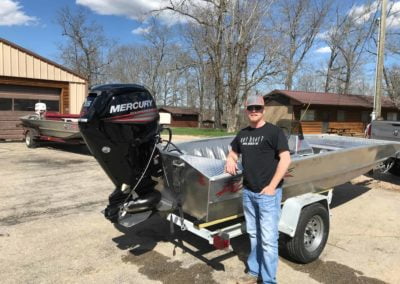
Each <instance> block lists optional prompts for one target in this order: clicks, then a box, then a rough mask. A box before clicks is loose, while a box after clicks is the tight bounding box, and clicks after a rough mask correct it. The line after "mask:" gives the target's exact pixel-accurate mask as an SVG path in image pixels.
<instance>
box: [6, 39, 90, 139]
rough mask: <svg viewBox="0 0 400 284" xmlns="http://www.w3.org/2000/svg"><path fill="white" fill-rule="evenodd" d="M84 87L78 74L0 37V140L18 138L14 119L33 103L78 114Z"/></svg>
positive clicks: (25, 112)
mask: <svg viewBox="0 0 400 284" xmlns="http://www.w3.org/2000/svg"><path fill="white" fill-rule="evenodd" d="M87 88H88V86H87V81H86V79H85V78H84V77H82V76H80V75H79V74H76V73H74V72H73V71H71V70H69V69H68V68H65V67H63V66H61V65H59V64H57V63H55V62H53V61H51V60H49V59H46V58H44V57H42V56H40V55H38V54H35V53H34V52H32V51H29V50H27V49H25V48H23V47H21V46H18V45H16V44H14V43H12V42H10V41H7V40H5V39H2V38H0V139H18V138H22V128H20V127H17V126H16V125H17V124H18V123H19V119H18V118H19V117H21V116H23V115H26V114H30V113H33V112H34V106H35V103H37V102H44V103H46V105H47V109H48V111H54V112H60V113H66V114H77V113H79V111H80V108H81V106H82V103H83V101H84V99H85V97H86V95H87Z"/></svg>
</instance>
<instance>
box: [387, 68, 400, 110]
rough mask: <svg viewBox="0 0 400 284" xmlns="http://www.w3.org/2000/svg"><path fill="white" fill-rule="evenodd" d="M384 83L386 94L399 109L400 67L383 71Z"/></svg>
mask: <svg viewBox="0 0 400 284" xmlns="http://www.w3.org/2000/svg"><path fill="white" fill-rule="evenodd" d="M383 75H384V79H385V83H386V92H387V94H388V95H389V97H390V98H391V99H392V100H393V102H394V103H395V105H396V107H397V108H399V109H400V66H398V65H397V66H393V67H391V68H389V69H387V68H384V69H383Z"/></svg>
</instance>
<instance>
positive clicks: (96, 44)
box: [57, 7, 111, 85]
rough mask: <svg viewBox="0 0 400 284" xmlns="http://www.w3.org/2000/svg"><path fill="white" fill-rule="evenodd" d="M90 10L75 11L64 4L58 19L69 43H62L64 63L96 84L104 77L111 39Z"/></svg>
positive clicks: (61, 50)
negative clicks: (88, 13)
mask: <svg viewBox="0 0 400 284" xmlns="http://www.w3.org/2000/svg"><path fill="white" fill-rule="evenodd" d="M86 14H87V11H86V10H84V8H79V9H78V10H77V11H76V12H75V13H73V12H71V10H70V9H69V8H68V7H64V8H62V9H60V10H59V11H58V13H57V23H58V24H59V25H60V27H61V29H62V35H63V36H65V37H66V38H67V41H66V43H64V44H60V57H61V59H62V61H63V63H64V64H65V65H66V66H68V67H70V68H71V69H72V70H74V71H75V72H77V73H79V74H81V75H82V76H84V77H86V78H87V80H88V83H89V85H92V84H97V83H100V82H102V81H103V80H104V78H103V76H104V74H105V67H106V66H107V64H108V62H107V60H106V57H107V52H108V50H109V48H110V46H111V42H110V41H109V40H108V39H107V38H106V37H105V36H104V34H103V29H102V27H101V26H100V25H98V24H97V23H95V22H88V20H87V16H86Z"/></svg>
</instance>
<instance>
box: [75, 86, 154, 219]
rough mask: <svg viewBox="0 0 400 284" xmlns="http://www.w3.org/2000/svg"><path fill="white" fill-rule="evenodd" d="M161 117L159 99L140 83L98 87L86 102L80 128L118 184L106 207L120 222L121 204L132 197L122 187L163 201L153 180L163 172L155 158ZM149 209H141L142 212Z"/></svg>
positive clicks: (98, 159)
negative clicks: (156, 101) (157, 105)
mask: <svg viewBox="0 0 400 284" xmlns="http://www.w3.org/2000/svg"><path fill="white" fill-rule="evenodd" d="M158 122H159V114H158V110H157V107H156V103H155V101H154V98H153V97H152V95H151V94H150V92H149V91H148V90H147V89H146V88H144V87H143V86H140V85H134V84H110V85H102V86H98V87H94V88H92V89H91V90H90V91H89V94H88V97H87V99H86V101H85V103H84V104H83V107H82V111H81V118H80V122H79V128H80V131H81V133H82V136H83V138H84V140H85V142H86V144H87V146H88V148H89V149H90V151H91V153H92V154H93V156H94V157H95V158H96V160H97V161H98V162H99V164H100V165H101V167H102V168H103V170H104V171H105V172H106V173H107V175H108V176H109V177H110V179H111V180H112V182H113V183H114V184H115V186H116V189H115V191H114V192H113V193H112V194H111V195H110V197H109V201H110V204H109V206H108V207H107V208H106V217H107V218H109V219H111V220H112V221H116V218H117V215H116V214H117V213H118V210H119V207H120V205H121V202H123V201H126V200H125V199H126V197H128V194H127V193H126V191H124V192H122V191H121V187H124V188H125V189H128V191H129V189H132V187H134V186H135V185H138V186H137V188H136V190H135V192H136V193H137V194H138V195H139V199H140V197H141V196H143V197H144V198H148V197H149V196H150V197H151V200H152V202H151V203H152V204H148V203H149V202H148V203H146V202H143V200H139V201H140V202H141V203H142V204H143V203H146V204H147V205H148V206H147V207H148V208H151V207H152V206H153V207H154V206H155V204H154V203H158V201H159V200H160V194H159V192H156V191H155V190H154V186H155V184H156V182H155V181H154V180H153V179H152V178H151V177H152V176H153V175H157V172H159V171H160V169H158V168H157V166H156V163H154V162H150V166H149V168H148V170H147V171H146V172H145V175H144V176H143V177H142V179H141V181H140V183H139V184H138V181H139V179H140V177H141V176H142V174H143V172H144V170H145V168H146V166H147V164H148V163H149V161H150V160H151V159H154V156H155V155H154V154H153V153H156V152H157V151H155V150H157V149H156V148H155V145H156V144H157V143H158V142H159V141H158V140H159V135H158V134H159V123H158ZM154 196H156V197H154ZM142 207H143V206H141V208H142Z"/></svg>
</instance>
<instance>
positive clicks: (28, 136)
mask: <svg viewBox="0 0 400 284" xmlns="http://www.w3.org/2000/svg"><path fill="white" fill-rule="evenodd" d="M25 144H26V147H28V148H31V149H32V148H36V147H37V146H38V145H39V143H38V142H37V141H36V140H35V135H34V134H33V131H32V130H27V131H26V132H25Z"/></svg>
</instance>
